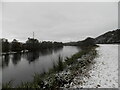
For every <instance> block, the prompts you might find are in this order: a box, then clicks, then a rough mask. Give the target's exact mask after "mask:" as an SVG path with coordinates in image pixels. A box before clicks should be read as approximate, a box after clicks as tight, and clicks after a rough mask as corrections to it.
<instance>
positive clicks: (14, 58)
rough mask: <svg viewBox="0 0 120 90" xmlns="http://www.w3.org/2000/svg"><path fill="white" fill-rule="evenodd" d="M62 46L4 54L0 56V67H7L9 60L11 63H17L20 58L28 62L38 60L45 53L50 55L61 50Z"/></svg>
mask: <svg viewBox="0 0 120 90" xmlns="http://www.w3.org/2000/svg"><path fill="white" fill-rule="evenodd" d="M62 49H63V47H57V48H51V49H45V50H41V51H36V52H27V53H14V54H11V55H9V54H6V55H3V56H2V67H3V68H4V67H7V66H8V65H9V62H10V60H11V62H12V63H13V65H17V64H18V63H19V62H20V61H21V58H24V59H25V60H27V61H28V62H29V64H30V63H31V62H34V61H36V60H39V57H40V56H46V55H51V54H53V53H57V52H59V51H61V50H62Z"/></svg>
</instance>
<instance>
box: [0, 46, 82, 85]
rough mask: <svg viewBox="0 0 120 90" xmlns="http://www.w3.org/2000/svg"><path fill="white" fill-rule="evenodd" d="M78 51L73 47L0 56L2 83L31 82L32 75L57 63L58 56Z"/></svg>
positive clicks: (67, 55) (69, 54)
mask: <svg viewBox="0 0 120 90" xmlns="http://www.w3.org/2000/svg"><path fill="white" fill-rule="evenodd" d="M79 50H80V49H79V48H77V47H75V46H64V47H63V48H59V49H58V48H57V49H54V50H53V49H52V50H46V51H44V52H34V53H33V52H29V53H24V54H12V55H6V56H2V58H3V59H2V60H3V63H2V64H3V68H2V72H3V73H2V75H3V77H2V78H3V83H6V82H8V81H10V80H13V81H14V83H13V84H14V85H17V84H20V83H21V81H31V80H32V79H33V78H32V77H33V75H34V73H42V72H43V71H48V70H49V69H50V68H52V67H53V62H57V60H58V56H59V55H60V56H62V57H63V58H65V57H70V56H71V55H73V54H75V53H76V52H78V51H79Z"/></svg>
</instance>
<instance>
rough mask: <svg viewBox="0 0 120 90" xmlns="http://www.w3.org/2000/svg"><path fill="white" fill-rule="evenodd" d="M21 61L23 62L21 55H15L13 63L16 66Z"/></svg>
mask: <svg viewBox="0 0 120 90" xmlns="http://www.w3.org/2000/svg"><path fill="white" fill-rule="evenodd" d="M20 60H21V53H15V54H13V57H12V63H13V64H14V65H17V64H18V62H19V61H20Z"/></svg>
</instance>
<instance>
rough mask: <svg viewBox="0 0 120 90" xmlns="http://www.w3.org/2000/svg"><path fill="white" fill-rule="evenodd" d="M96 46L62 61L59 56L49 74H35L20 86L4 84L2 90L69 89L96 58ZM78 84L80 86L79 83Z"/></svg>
mask: <svg viewBox="0 0 120 90" xmlns="http://www.w3.org/2000/svg"><path fill="white" fill-rule="evenodd" d="M96 47H97V46H90V47H86V48H83V49H82V51H80V52H78V53H76V54H74V55H73V56H71V57H70V58H68V57H67V58H66V59H65V60H62V58H61V57H60V56H59V58H58V63H57V64H55V62H53V68H52V69H50V70H49V72H43V73H42V74H35V75H34V77H33V78H34V79H33V81H32V82H22V83H21V85H19V86H17V87H13V86H12V83H11V82H9V83H6V84H4V85H3V88H40V89H51V90H54V89H58V88H64V87H65V88H69V87H70V85H71V83H73V79H74V77H75V76H77V75H81V76H82V75H84V73H85V70H86V69H87V68H89V65H90V64H92V63H93V60H94V58H95V57H96V56H97V51H96V49H95V48H96ZM79 84H82V82H80V83H79Z"/></svg>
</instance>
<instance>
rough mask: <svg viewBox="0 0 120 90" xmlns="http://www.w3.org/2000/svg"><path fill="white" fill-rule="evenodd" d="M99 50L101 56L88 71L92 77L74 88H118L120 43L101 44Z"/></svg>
mask: <svg viewBox="0 0 120 90" xmlns="http://www.w3.org/2000/svg"><path fill="white" fill-rule="evenodd" d="M97 50H98V54H99V56H98V57H97V58H95V62H96V63H95V64H94V65H92V67H91V69H90V70H89V72H88V73H89V75H90V78H85V79H84V82H85V83H84V84H83V85H75V86H73V87H74V88H77V87H78V88H81V87H82V88H118V45H100V47H98V48H97ZM78 81H79V79H78Z"/></svg>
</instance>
